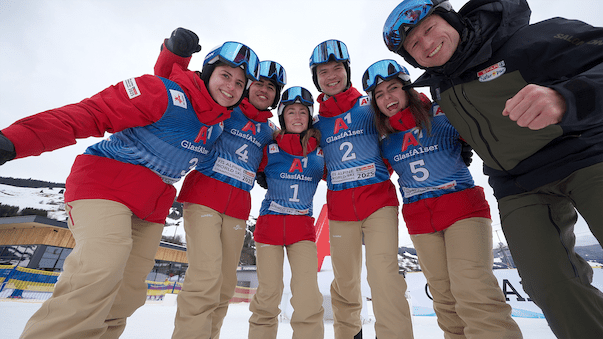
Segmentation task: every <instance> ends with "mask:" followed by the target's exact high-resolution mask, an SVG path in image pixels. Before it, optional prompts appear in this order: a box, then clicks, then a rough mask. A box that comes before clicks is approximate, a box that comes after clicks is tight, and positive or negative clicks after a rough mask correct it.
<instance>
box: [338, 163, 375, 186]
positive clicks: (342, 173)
mask: <svg viewBox="0 0 603 339" xmlns="http://www.w3.org/2000/svg"><path fill="white" fill-rule="evenodd" d="M376 173H377V167H376V166H375V164H374V163H372V164H368V165H363V166H358V167H352V168H346V169H341V170H337V171H332V172H331V182H332V183H333V184H334V185H335V184H343V183H346V182H352V181H358V180H365V179H370V178H374V177H375V175H376Z"/></svg>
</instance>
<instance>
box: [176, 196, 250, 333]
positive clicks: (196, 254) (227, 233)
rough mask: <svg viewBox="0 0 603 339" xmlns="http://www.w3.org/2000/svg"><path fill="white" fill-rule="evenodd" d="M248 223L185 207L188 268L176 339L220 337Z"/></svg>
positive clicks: (179, 303) (233, 291)
mask: <svg viewBox="0 0 603 339" xmlns="http://www.w3.org/2000/svg"><path fill="white" fill-rule="evenodd" d="M246 229H247V224H246V222H245V220H241V219H236V218H232V217H229V216H227V215H224V214H221V213H218V212H217V211H215V210H213V209H211V208H209V207H206V206H202V205H198V204H191V203H185V204H184V230H185V232H186V256H187V258H188V269H187V271H186V275H185V277H184V283H183V285H182V291H181V292H180V293H179V294H178V298H177V301H178V308H177V311H176V321H175V329H174V333H173V335H172V338H174V339H176V338H177V339H182V338H202V339H207V338H212V339H218V338H219V337H220V328H221V327H222V322H223V321H224V317H225V316H226V311H227V310H228V301H229V300H230V299H231V298H232V297H233V296H234V293H235V288H236V286H237V266H238V265H239V259H240V257H241V250H242V248H243V242H244V241H245V233H246Z"/></svg>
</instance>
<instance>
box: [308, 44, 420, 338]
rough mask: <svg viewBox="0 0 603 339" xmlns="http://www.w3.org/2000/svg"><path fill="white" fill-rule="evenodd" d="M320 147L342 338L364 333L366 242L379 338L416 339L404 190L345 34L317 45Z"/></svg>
mask: <svg viewBox="0 0 603 339" xmlns="http://www.w3.org/2000/svg"><path fill="white" fill-rule="evenodd" d="M310 70H311V71H312V79H313V80H314V84H315V85H316V88H318V90H319V91H321V92H322V93H321V94H320V96H319V97H318V99H317V102H318V103H319V104H320V108H319V114H318V116H316V117H315V118H314V127H315V128H316V129H318V130H320V133H321V140H320V146H321V147H322V149H323V150H324V155H325V162H326V167H327V171H328V174H327V188H328V190H327V208H328V217H329V235H330V246H331V247H330V248H331V263H332V265H333V271H334V273H335V274H334V275H335V277H334V280H333V283H332V284H331V304H332V307H333V317H334V321H335V325H334V329H335V338H336V339H340V338H341V339H344V338H345V339H349V338H354V339H362V322H361V320H360V311H361V309H362V296H361V293H360V282H361V280H360V273H361V263H362V244H363V241H364V245H365V248H366V265H367V274H368V282H369V286H370V287H371V296H372V300H373V310H374V312H375V318H376V322H375V332H376V333H377V337H379V338H383V339H387V338H412V337H413V333H412V324H411V321H410V309H409V305H408V302H407V300H406V298H405V292H406V281H405V280H404V277H403V276H402V275H400V274H399V273H398V197H397V195H396V189H395V187H394V184H393V183H392V182H391V180H390V177H389V172H388V169H387V167H386V165H385V163H384V162H383V159H382V157H381V154H380V151H379V133H378V132H377V129H376V127H375V121H374V118H373V111H372V109H371V105H370V100H369V98H368V97H366V96H363V95H362V94H360V92H359V91H358V90H357V89H356V88H354V87H353V86H352V83H351V81H350V56H349V54H348V49H347V47H346V45H345V44H344V43H343V42H341V41H339V40H327V41H324V42H322V43H320V44H318V46H316V47H315V48H314V51H313V52H312V56H311V57H310Z"/></svg>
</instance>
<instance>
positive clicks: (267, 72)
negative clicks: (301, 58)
mask: <svg viewBox="0 0 603 339" xmlns="http://www.w3.org/2000/svg"><path fill="white" fill-rule="evenodd" d="M258 77H262V78H267V79H271V80H274V81H275V82H276V83H277V84H278V85H280V86H285V85H286V84H287V72H285V68H284V67H283V66H281V64H279V63H278V62H275V61H262V62H260V75H259V76H258Z"/></svg>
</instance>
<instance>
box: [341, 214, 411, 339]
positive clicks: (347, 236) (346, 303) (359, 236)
mask: <svg viewBox="0 0 603 339" xmlns="http://www.w3.org/2000/svg"><path fill="white" fill-rule="evenodd" d="M329 230H330V232H329V233H330V239H331V262H332V264H333V274H334V280H333V283H332V284H331V304H332V307H333V317H334V325H333V327H334V330H335V338H336V339H350V338H353V337H354V336H355V335H356V334H357V333H358V332H359V331H360V329H361V328H362V323H361V320H360V312H361V310H362V299H361V298H362V295H361V281H360V278H361V277H360V274H361V271H362V270H361V265H362V240H363V235H364V246H365V247H366V269H367V278H368V283H369V286H370V287H371V296H372V300H373V311H374V314H375V320H376V322H375V332H376V334H377V337H378V338H379V339H392V338H400V339H402V338H403V339H411V338H413V332H412V323H411V319H410V308H409V305H408V301H407V300H406V296H405V293H406V280H405V279H404V277H403V276H402V275H400V274H399V272H398V270H399V269H398V208H397V207H394V206H388V207H383V208H381V209H379V210H377V211H376V212H374V213H373V214H371V215H370V216H369V217H368V218H366V219H365V220H362V221H335V220H329Z"/></svg>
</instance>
